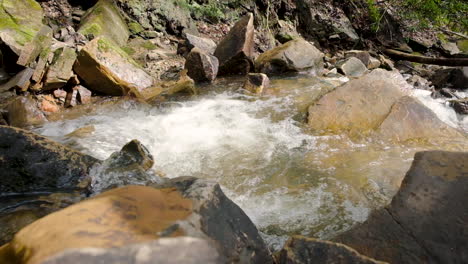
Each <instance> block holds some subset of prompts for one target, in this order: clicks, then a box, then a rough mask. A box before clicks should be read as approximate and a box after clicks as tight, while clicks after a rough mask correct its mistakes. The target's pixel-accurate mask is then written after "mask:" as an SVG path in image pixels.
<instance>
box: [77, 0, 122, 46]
mask: <svg viewBox="0 0 468 264" xmlns="http://www.w3.org/2000/svg"><path fill="white" fill-rule="evenodd" d="M78 33H81V34H83V35H85V36H86V35H89V34H91V35H93V36H94V37H106V38H108V39H110V40H112V41H114V42H115V43H116V44H117V45H119V46H125V44H127V40H128V38H129V36H130V32H129V31H128V28H127V24H126V23H125V21H124V19H123V18H122V16H121V15H120V13H119V10H118V9H117V8H116V6H114V3H113V1H111V0H99V1H98V2H97V3H96V5H95V6H94V7H92V8H91V9H89V10H88V11H87V13H86V14H85V15H84V16H83V17H82V18H81V24H80V27H79V29H78Z"/></svg>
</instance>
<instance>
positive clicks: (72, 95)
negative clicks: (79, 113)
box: [65, 88, 78, 107]
mask: <svg viewBox="0 0 468 264" xmlns="http://www.w3.org/2000/svg"><path fill="white" fill-rule="evenodd" d="M77 94H78V91H77V90H76V89H75V88H73V89H71V91H69V92H67V97H66V98H65V107H74V106H76V105H77V104H78V102H77V100H76V95H77Z"/></svg>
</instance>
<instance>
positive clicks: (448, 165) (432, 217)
mask: <svg viewBox="0 0 468 264" xmlns="http://www.w3.org/2000/svg"><path fill="white" fill-rule="evenodd" d="M467 164H468V153H457V152H444V151H427V152H419V153H416V155H415V158H414V161H413V164H412V166H411V169H410V170H409V171H408V173H407V174H406V176H405V179H404V180H403V183H402V185H401V188H400V190H399V191H398V193H397V194H396V195H395V196H394V198H393V200H392V202H391V204H390V205H388V206H387V207H385V208H383V209H380V210H377V211H375V212H374V213H372V214H371V216H370V217H369V219H368V220H367V221H366V222H364V223H363V224H360V225H358V226H355V227H353V228H352V229H351V230H349V231H347V232H345V233H343V234H341V235H339V236H337V237H336V238H334V239H333V240H335V241H338V242H340V243H344V244H346V245H348V246H351V247H353V248H354V249H356V250H358V251H359V252H361V254H365V255H367V256H370V257H373V258H375V259H379V260H384V261H388V262H390V263H422V262H424V263H466V262H467V261H468V255H467V254H466V248H467V246H468V245H467V241H466V234H467V232H468V217H467V215H466V212H468V204H467V203H466V199H465V197H466V193H467V191H468V177H467V175H468V167H467Z"/></svg>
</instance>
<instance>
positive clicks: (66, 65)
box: [42, 48, 77, 90]
mask: <svg viewBox="0 0 468 264" xmlns="http://www.w3.org/2000/svg"><path fill="white" fill-rule="evenodd" d="M54 54H55V55H54V59H53V63H52V64H51V65H50V66H49V69H48V70H47V73H46V75H45V81H44V86H43V88H42V89H43V90H53V89H57V88H61V87H63V86H64V85H65V84H67V82H68V80H69V79H70V78H71V77H72V76H73V64H74V63H75V61H76V57H77V55H76V52H75V50H74V49H71V48H62V49H59V50H57V51H55V52H54Z"/></svg>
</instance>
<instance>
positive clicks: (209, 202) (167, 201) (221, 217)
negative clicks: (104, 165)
mask: <svg viewBox="0 0 468 264" xmlns="http://www.w3.org/2000/svg"><path fill="white" fill-rule="evenodd" d="M186 235H190V236H195V237H200V238H204V239H209V240H210V241H211V243H213V245H214V247H215V248H216V250H217V251H218V254H219V255H220V257H221V258H222V259H223V262H225V263H232V262H239V263H246V262H250V263H272V258H271V256H270V254H269V251H268V249H267V248H266V246H265V244H264V242H263V240H262V239H261V237H260V235H259V233H258V231H257V229H256V227H255V226H254V225H253V223H252V222H251V221H250V219H249V218H248V217H247V216H246V215H245V213H244V212H243V211H242V210H241V209H240V208H239V207H238V206H237V205H235V204H234V203H233V202H232V201H231V200H229V199H228V198H227V197H226V196H225V195H224V193H223V192H222V191H221V188H220V187H219V185H218V184H216V183H213V182H210V181H206V180H201V179H196V178H190V177H183V178H177V179H173V180H170V181H168V182H167V183H166V184H164V185H158V186H155V187H148V186H126V187H122V188H118V189H113V190H110V191H108V192H105V193H102V194H100V195H97V196H95V197H93V198H91V199H88V200H85V201H83V202H80V203H78V204H75V205H72V206H70V207H68V208H66V209H64V210H61V211H59V212H56V213H53V214H50V215H48V216H46V217H43V218H41V219H39V220H38V221H36V222H34V223H32V224H30V225H28V226H26V227H25V228H23V229H22V230H21V231H20V232H18V233H17V234H16V235H15V238H14V239H13V240H12V242H11V243H10V244H8V245H6V246H4V247H2V248H0V261H3V262H5V261H7V262H8V261H18V262H21V263H38V262H41V261H43V260H45V259H47V258H49V257H51V256H54V255H56V254H58V253H61V252H63V251H64V250H66V249H69V248H76V249H80V248H88V247H95V248H112V247H122V246H127V245H131V244H135V243H142V242H149V241H152V240H155V239H158V238H164V237H179V236H186ZM19 248H21V249H22V250H21V251H18V250H17V249H19ZM186 250H187V249H185V250H183V251H182V252H190V251H186ZM24 252H29V254H23V253H24ZM114 252H115V251H114ZM179 253H181V252H179ZM65 254H66V253H65Z"/></svg>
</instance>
